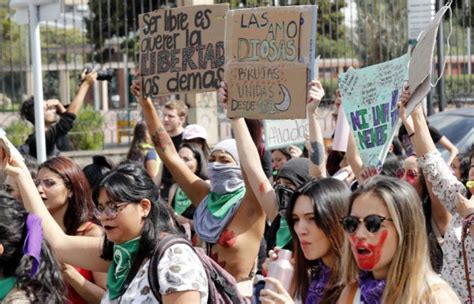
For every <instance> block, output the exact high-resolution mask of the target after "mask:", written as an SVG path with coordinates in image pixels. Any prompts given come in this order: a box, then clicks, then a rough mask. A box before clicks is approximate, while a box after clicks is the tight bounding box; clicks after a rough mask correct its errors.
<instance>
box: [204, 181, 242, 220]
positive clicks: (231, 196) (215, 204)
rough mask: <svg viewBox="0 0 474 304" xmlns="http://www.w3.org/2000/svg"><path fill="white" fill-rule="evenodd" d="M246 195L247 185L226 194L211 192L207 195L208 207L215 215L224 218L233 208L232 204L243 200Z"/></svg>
mask: <svg viewBox="0 0 474 304" xmlns="http://www.w3.org/2000/svg"><path fill="white" fill-rule="evenodd" d="M244 195H245V187H241V188H239V189H237V190H235V191H234V192H230V193H226V194H217V193H215V192H210V193H209V195H208V196H207V209H208V210H209V211H210V212H211V214H212V215H213V216H214V217H217V218H218V219H222V218H224V217H225V216H226V214H227V212H228V211H229V210H230V209H231V208H232V206H234V204H236V203H238V202H240V200H242V198H243V197H244Z"/></svg>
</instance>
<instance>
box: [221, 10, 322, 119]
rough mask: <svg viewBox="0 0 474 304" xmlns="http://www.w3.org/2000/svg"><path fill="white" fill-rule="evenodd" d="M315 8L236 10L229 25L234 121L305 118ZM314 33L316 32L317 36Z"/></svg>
mask: <svg viewBox="0 0 474 304" xmlns="http://www.w3.org/2000/svg"><path fill="white" fill-rule="evenodd" d="M315 7H316V6H310V5H307V6H295V7H291V6H286V7H260V8H252V9H242V10H232V11H229V12H228V14H227V17H226V18H227V20H226V40H225V48H226V73H225V79H226V82H227V85H228V90H229V91H228V99H229V101H235V102H229V103H228V109H227V115H228V116H229V117H237V116H238V117H248V118H258V119H261V118H268V119H287V118H304V117H305V116H306V112H305V106H304V104H305V102H306V92H307V83H308V69H313V65H314V58H315V52H316V46H315V41H316V31H315V27H313V26H312V25H313V23H316V13H315V11H316V10H315ZM313 31H314V32H313Z"/></svg>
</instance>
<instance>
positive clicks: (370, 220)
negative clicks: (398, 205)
mask: <svg viewBox="0 0 474 304" xmlns="http://www.w3.org/2000/svg"><path fill="white" fill-rule="evenodd" d="M391 220H392V219H389V218H386V217H384V216H381V215H377V214H371V215H367V216H366V217H365V218H363V219H361V218H358V217H357V216H353V215H347V216H345V217H343V218H341V219H340V223H341V224H342V228H344V231H346V232H347V233H351V234H352V233H354V232H356V230H357V228H358V227H359V224H360V223H362V222H364V225H365V228H366V229H367V231H369V232H371V233H376V232H377V231H379V230H380V227H381V226H382V223H383V222H384V221H391Z"/></svg>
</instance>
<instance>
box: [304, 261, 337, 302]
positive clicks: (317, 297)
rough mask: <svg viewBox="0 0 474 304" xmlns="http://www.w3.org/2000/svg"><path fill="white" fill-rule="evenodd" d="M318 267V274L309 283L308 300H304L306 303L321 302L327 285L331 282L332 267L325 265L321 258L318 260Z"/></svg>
mask: <svg viewBox="0 0 474 304" xmlns="http://www.w3.org/2000/svg"><path fill="white" fill-rule="evenodd" d="M317 269H318V272H317V274H316V275H315V276H314V278H313V280H312V281H311V283H310V284H309V289H308V294H307V295H306V300H305V302H304V303H305V304H318V303H319V302H321V299H322V298H323V295H324V291H325V289H326V285H327V284H328V282H329V277H330V276H331V269H329V267H327V266H326V265H324V263H323V262H322V261H321V260H320V259H319V260H317Z"/></svg>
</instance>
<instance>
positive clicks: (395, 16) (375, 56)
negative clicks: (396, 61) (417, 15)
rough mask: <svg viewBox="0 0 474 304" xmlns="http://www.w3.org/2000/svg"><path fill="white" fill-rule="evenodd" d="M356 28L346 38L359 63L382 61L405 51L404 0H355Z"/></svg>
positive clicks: (405, 12)
mask: <svg viewBox="0 0 474 304" xmlns="http://www.w3.org/2000/svg"><path fill="white" fill-rule="evenodd" d="M355 3H356V4H357V19H356V28H355V31H353V32H352V33H351V35H350V37H348V39H349V40H350V42H351V43H352V45H353V47H354V49H355V51H356V53H357V56H358V59H359V61H360V64H361V66H368V65H373V64H377V63H380V62H384V61H387V60H390V59H393V58H396V57H399V56H401V55H402V54H404V53H406V51H407V44H408V40H407V39H408V38H407V18H406V16H407V10H406V1H405V2H404V1H396V3H394V2H392V1H367V0H355Z"/></svg>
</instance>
